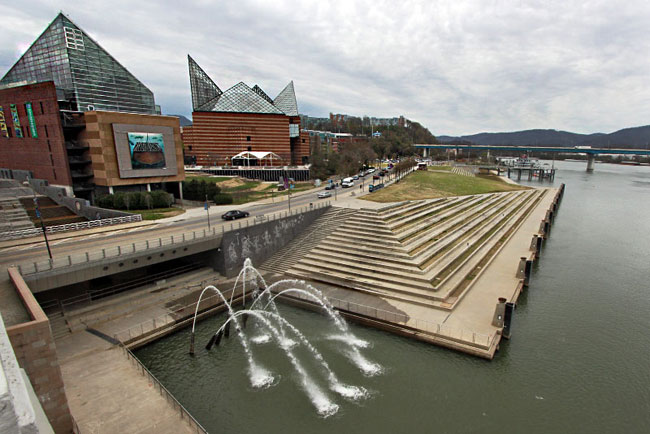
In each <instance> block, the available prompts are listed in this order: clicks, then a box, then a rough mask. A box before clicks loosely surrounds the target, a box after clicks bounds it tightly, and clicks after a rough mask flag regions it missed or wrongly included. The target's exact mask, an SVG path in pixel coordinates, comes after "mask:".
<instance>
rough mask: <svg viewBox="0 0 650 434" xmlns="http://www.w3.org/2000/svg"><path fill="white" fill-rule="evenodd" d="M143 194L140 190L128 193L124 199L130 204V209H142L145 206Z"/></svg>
mask: <svg viewBox="0 0 650 434" xmlns="http://www.w3.org/2000/svg"><path fill="white" fill-rule="evenodd" d="M142 196H143V194H142V193H141V192H139V191H134V192H130V193H126V194H125V197H124V200H125V202H127V203H128V204H129V206H128V209H142V208H144V203H143V202H144V200H143V199H144V198H143V197H142Z"/></svg>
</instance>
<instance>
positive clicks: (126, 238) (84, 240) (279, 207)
mask: <svg viewBox="0 0 650 434" xmlns="http://www.w3.org/2000/svg"><path fill="white" fill-rule="evenodd" d="M369 181H370V182H371V180H370V179H369V177H366V179H365V180H363V181H362V180H359V181H357V182H356V184H355V186H354V187H353V188H346V189H341V188H338V189H337V190H336V192H335V193H334V192H333V193H334V194H333V195H332V197H331V198H327V199H318V198H317V194H318V193H319V192H321V191H325V189H324V188H317V189H313V190H310V191H309V192H305V193H300V194H297V195H292V197H291V209H292V210H296V209H298V208H300V207H305V206H309V204H310V203H313V204H317V203H323V202H327V201H329V202H330V203H331V204H332V205H335V206H336V205H339V206H346V205H349V202H350V200H349V199H353V198H354V197H358V196H359V194H360V193H361V190H360V189H359V185H362V184H363V192H364V193H366V192H367V189H368V188H367V187H368V184H369V183H370V182H369ZM234 208H238V209H242V210H246V211H248V212H250V217H249V218H247V219H241V220H237V221H235V222H231V221H227V222H225V221H223V220H222V219H221V218H220V216H221V214H222V213H223V212H225V210H227V209H234ZM288 209H289V204H288V200H286V199H285V198H282V200H281V201H278V200H277V199H276V201H275V202H271V203H264V202H261V203H250V204H246V205H241V206H239V207H237V206H226V207H224V206H219V207H213V208H211V212H210V223H211V227H216V228H217V230H221V227H222V226H225V227H226V228H229V227H230V225H231V224H234V225H235V226H237V225H238V224H239V223H240V222H241V223H242V224H244V223H245V221H246V220H249V221H250V222H251V223H252V222H253V221H255V217H257V216H261V215H269V214H273V213H278V212H285V211H288ZM169 220H170V219H164V221H163V222H161V223H158V224H155V225H150V226H144V227H132V228H125V229H119V230H115V231H96V232H92V231H88V234H87V235H80V234H79V233H71V234H70V237H68V238H59V239H56V240H52V241H50V249H51V250H52V255H53V256H54V257H57V256H67V255H70V254H74V253H79V252H84V251H91V250H98V249H101V248H107V247H111V246H116V245H118V244H121V245H124V244H128V243H133V242H140V241H145V240H153V239H157V238H159V237H169V236H171V235H176V234H179V235H180V234H181V233H187V232H192V231H202V230H203V229H207V228H208V222H207V214H206V213H205V212H204V211H203V210H202V209H190V210H188V212H187V213H186V214H182V215H180V216H177V218H175V219H171V220H175V221H169ZM47 257H48V256H47V250H46V249H45V243H44V241H42V240H38V241H36V240H35V241H34V242H32V243H30V244H21V245H15V246H11V247H5V248H0V269H2V268H5V267H7V266H9V265H12V264H14V265H17V264H20V263H25V262H32V261H40V260H45V259H47Z"/></svg>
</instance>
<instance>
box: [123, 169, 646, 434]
mask: <svg viewBox="0 0 650 434" xmlns="http://www.w3.org/2000/svg"><path fill="white" fill-rule="evenodd" d="M555 166H556V168H558V169H559V171H558V173H557V175H556V178H555V181H554V184H555V185H559V184H560V183H562V182H564V183H565V184H566V192H565V195H564V199H563V201H562V203H561V205H560V209H559V212H558V215H557V217H556V220H555V223H554V225H553V227H552V230H551V236H550V238H549V239H548V241H547V242H546V244H545V246H544V250H543V252H542V254H541V258H540V261H538V262H537V263H536V265H535V267H534V272H533V276H532V281H531V284H530V287H529V288H528V290H527V291H526V292H524V293H523V294H522V296H521V297H520V299H519V303H518V306H517V309H516V312H515V316H514V320H513V336H512V339H511V340H510V341H505V342H504V343H502V345H501V349H500V350H499V351H498V352H497V354H496V357H495V359H494V360H492V361H485V360H481V359H477V358H474V357H470V356H467V355H464V354H460V353H456V352H454V351H450V350H446V349H443V348H438V347H435V346H431V345H427V344H424V343H420V342H416V341H412V340H408V339H405V338H401V337H397V336H393V335H391V334H388V333H384V332H380V331H377V330H374V329H370V328H366V327H361V326H356V325H351V328H352V330H353V332H354V333H355V335H356V336H357V337H359V338H361V339H364V340H366V341H368V342H370V343H371V347H370V348H366V349H362V350H361V352H362V354H363V355H364V356H366V357H367V358H368V359H369V360H372V361H374V362H376V363H379V364H380V365H381V366H382V367H383V372H382V374H381V375H378V376H374V377H366V376H364V375H363V374H362V373H361V372H360V370H359V369H358V368H357V367H356V366H355V365H354V364H353V363H351V362H350V360H349V358H348V357H346V355H345V345H342V344H340V343H336V342H335V341H331V340H329V339H327V337H328V336H329V335H331V334H332V333H333V332H334V329H333V328H332V326H331V325H330V324H329V322H328V321H327V318H326V317H325V316H322V315H318V314H314V313H311V312H306V311H302V310H299V309H295V308H290V307H288V306H284V305H280V306H279V307H280V309H281V310H282V313H283V315H284V316H285V317H286V318H287V319H288V320H289V321H290V322H291V323H293V324H294V325H296V326H297V327H298V328H299V329H301V330H302V331H303V332H304V333H305V335H306V336H307V337H308V338H309V339H310V340H311V342H312V343H313V344H314V346H315V347H316V348H318V350H319V351H320V352H322V354H323V356H324V358H325V359H326V360H327V361H328V363H329V365H330V367H331V368H332V369H333V370H334V371H335V372H336V374H337V375H338V377H339V378H341V379H342V380H344V381H345V382H346V383H348V384H354V385H358V386H363V387H365V388H366V389H367V390H368V391H369V395H370V396H369V397H368V398H366V399H363V400H361V401H358V402H355V401H348V400H346V399H344V398H341V397H339V396H337V395H335V394H334V393H333V392H329V391H328V390H327V389H326V384H325V382H324V381H323V380H322V378H323V376H322V375H321V372H320V371H319V369H318V367H317V366H316V365H315V364H314V363H313V362H310V357H309V354H307V353H306V351H304V349H303V348H297V349H296V350H295V351H296V355H298V356H299V359H300V360H302V361H303V362H302V363H304V368H305V369H306V370H307V371H308V373H309V375H310V376H311V377H312V378H313V380H314V382H315V384H317V385H320V386H321V388H322V390H323V391H324V392H325V393H326V395H327V396H329V398H330V399H331V401H332V402H334V403H336V404H337V405H339V407H340V408H339V411H338V412H337V413H336V414H335V415H333V416H330V417H327V418H323V417H321V416H319V415H318V414H317V412H316V410H315V408H314V405H313V404H312V402H311V401H310V400H309V399H308V397H307V395H306V394H305V393H304V391H303V388H302V386H301V382H300V379H299V376H298V375H297V373H296V371H295V369H294V368H293V367H292V365H291V364H290V363H289V361H288V359H287V357H286V356H285V355H284V353H283V352H282V351H281V350H279V349H278V348H277V347H276V346H275V345H273V344H264V345H254V346H253V351H254V356H255V357H256V359H257V360H258V362H259V363H260V364H261V365H263V366H264V367H265V368H267V369H268V370H270V371H272V372H273V374H274V375H275V377H276V384H275V385H274V386H272V387H270V388H267V389H262V390H259V389H253V388H252V387H251V385H250V381H249V379H248V373H247V364H246V358H245V355H244V353H243V350H242V347H241V346H240V345H239V344H238V343H237V341H236V340H235V339H232V337H231V338H230V339H229V340H225V339H224V341H222V343H221V346H219V347H218V348H213V349H212V351H210V352H207V351H205V350H204V349H203V346H204V345H205V343H206V342H207V341H208V339H209V335H210V334H211V333H212V332H213V331H214V330H216V328H217V327H218V325H219V324H220V322H222V321H223V317H215V318H211V319H208V320H206V321H204V322H202V323H201V324H200V326H199V327H198V332H197V335H198V337H197V355H196V357H194V358H191V357H189V356H188V355H187V350H188V345H189V334H188V331H187V330H183V331H180V332H178V333H176V334H174V335H172V336H169V337H167V338H165V339H162V340H160V341H158V342H156V343H154V344H152V345H149V346H147V347H145V348H142V349H140V350H138V351H137V352H136V354H137V356H138V357H139V358H140V359H141V360H142V361H143V362H144V363H145V365H146V366H148V367H149V368H150V370H151V371H152V372H153V373H154V375H156V376H157V377H158V378H159V379H160V380H161V381H162V383H163V384H164V385H165V386H166V387H167V388H168V389H169V390H170V391H171V392H172V393H173V394H174V395H175V396H176V397H177V399H178V400H179V401H180V402H181V403H182V404H183V405H184V406H185V407H186V408H187V409H188V410H189V411H190V413H192V414H193V415H194V417H195V418H196V419H197V420H198V421H199V422H200V423H201V424H202V425H203V426H204V427H205V428H206V429H207V430H208V431H209V432H210V433H256V434H257V433H289V432H297V433H303V432H304V433H332V432H339V433H347V432H355V433H407V432H410V433H414V432H432V433H649V432H650V267H649V265H650V242H649V239H650V237H649V235H650V167H627V166H618V165H608V164H597V165H596V170H595V171H594V172H593V173H586V172H585V169H586V163H585V162H556V163H555ZM530 184H532V185H539V184H540V183H538V182H535V181H534V182H531V183H530ZM544 185H548V183H544ZM253 331H254V330H253V327H252V326H251V327H249V332H253ZM253 334H254V333H253ZM231 336H232V335H231Z"/></svg>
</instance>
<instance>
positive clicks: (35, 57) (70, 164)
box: [0, 13, 184, 200]
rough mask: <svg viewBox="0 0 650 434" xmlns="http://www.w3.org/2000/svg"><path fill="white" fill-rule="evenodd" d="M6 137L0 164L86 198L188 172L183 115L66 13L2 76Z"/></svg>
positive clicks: (0, 106)
mask: <svg viewBox="0 0 650 434" xmlns="http://www.w3.org/2000/svg"><path fill="white" fill-rule="evenodd" d="M0 143H2V146H0V168H3V169H11V170H27V171H30V172H32V176H33V177H34V178H39V179H45V180H47V181H48V182H49V183H50V184H51V185H55V186H61V187H63V188H65V189H66V191H67V193H68V195H71V196H76V197H82V198H86V199H90V200H92V199H93V197H94V196H95V195H96V194H102V193H111V192H116V191H130V190H152V189H164V190H168V191H171V192H174V193H180V192H179V191H178V190H179V187H178V182H180V181H182V180H183V179H184V171H183V154H182V143H181V136H180V125H179V121H178V118H176V117H171V116H161V115H160V108H159V107H158V106H156V104H155V100H154V95H153V93H152V92H151V90H149V89H148V88H147V87H146V86H145V85H144V84H143V83H142V82H140V81H139V80H138V79H137V78H136V77H135V76H134V75H133V74H131V73H130V72H129V71H128V70H127V69H126V68H125V67H124V66H122V65H121V64H120V63H119V62H118V61H117V60H115V58H114V57H113V56H111V55H110V54H109V53H108V52H107V51H106V50H104V49H103V48H102V47H101V46H100V45H99V44H98V43H97V42H96V41H94V40H93V39H92V38H91V37H89V36H88V34H86V33H85V32H84V31H83V30H82V29H81V28H80V27H79V26H77V25H76V24H75V23H73V22H72V20H70V19H69V18H68V17H66V16H65V15H63V14H62V13H59V14H58V15H57V16H56V18H55V19H54V20H53V21H52V22H51V23H50V24H49V25H48V26H47V28H46V29H45V31H44V32H43V33H42V34H41V35H40V36H39V37H38V38H37V39H36V41H35V42H34V43H33V44H32V45H31V46H30V47H29V49H28V50H27V51H26V52H25V53H24V54H23V55H22V56H21V57H20V59H18V61H17V62H16V63H15V64H14V66H13V67H11V69H10V70H9V71H8V72H7V73H6V74H5V75H4V77H3V78H2V79H1V80H0ZM145 149H146V151H144V150H145ZM170 183H171V184H170Z"/></svg>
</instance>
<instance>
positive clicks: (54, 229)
mask: <svg viewBox="0 0 650 434" xmlns="http://www.w3.org/2000/svg"><path fill="white" fill-rule="evenodd" d="M140 221H142V215H140V214H132V215H128V216H122V217H113V218H108V219H101V220H90V221H85V222H77V223H66V224H64V225H54V226H47V229H46V231H47V233H48V234H56V233H59V232H68V231H78V230H82V229H92V228H98V227H102V226H112V225H119V224H124V223H134V222H140ZM42 233H43V230H42V229H40V228H33V229H22V230H19V231H11V232H0V241H2V240H15V239H18V238H26V237H36V236H39V235H41V234H42Z"/></svg>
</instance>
